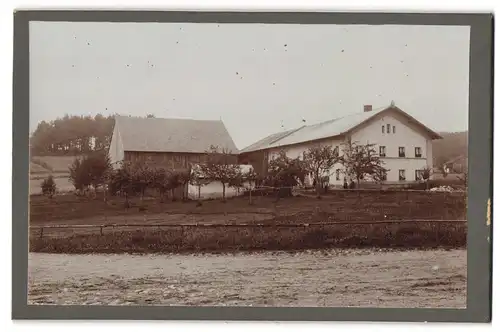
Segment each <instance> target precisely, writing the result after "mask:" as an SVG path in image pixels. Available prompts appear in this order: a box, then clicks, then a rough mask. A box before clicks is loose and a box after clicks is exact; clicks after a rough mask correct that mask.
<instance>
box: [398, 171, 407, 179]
mask: <svg viewBox="0 0 500 332" xmlns="http://www.w3.org/2000/svg"><path fill="white" fill-rule="evenodd" d="M405 180H406V175H405V170H404V169H400V170H399V181H405Z"/></svg>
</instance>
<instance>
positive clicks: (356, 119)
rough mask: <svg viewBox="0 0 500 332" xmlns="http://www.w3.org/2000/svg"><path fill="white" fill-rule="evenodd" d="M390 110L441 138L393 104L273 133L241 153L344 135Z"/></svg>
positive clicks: (432, 135)
mask: <svg viewBox="0 0 500 332" xmlns="http://www.w3.org/2000/svg"><path fill="white" fill-rule="evenodd" d="M389 110H393V111H396V112H398V113H400V114H402V115H403V116H405V117H406V118H408V119H409V120H411V121H412V122H413V123H415V124H417V125H418V126H420V127H422V128H423V129H424V130H425V131H426V132H428V133H429V135H430V136H431V137H432V138H434V139H439V138H441V136H440V135H438V134H437V133H435V132H434V131H432V130H431V129H429V128H428V127H426V126H425V125H423V124H422V123H420V122H418V121H417V120H416V119H415V118H413V117H411V116H410V115H408V114H407V113H405V112H403V111H402V110H400V109H399V108H397V107H395V106H393V105H391V106H389V107H381V108H379V109H374V110H372V111H369V112H359V113H354V114H351V115H348V116H344V117H341V118H337V119H332V120H328V121H324V122H321V123H318V124H313V125H309V126H302V127H299V128H296V129H292V130H288V131H286V132H281V133H277V134H272V135H270V136H267V137H266V138H264V139H261V140H260V141H258V142H256V143H254V144H252V145H250V146H248V147H246V148H244V149H243V150H241V151H240V153H245V152H251V151H258V150H265V149H269V148H275V147H280V146H287V145H293V144H298V143H303V142H310V141H315V140H318V139H322V138H328V137H334V136H340V135H344V134H346V133H347V132H349V131H351V130H353V129H355V128H357V127H358V126H360V125H362V124H363V123H366V122H368V121H370V120H371V119H372V118H374V117H375V116H376V115H378V114H380V113H382V112H385V111H389Z"/></svg>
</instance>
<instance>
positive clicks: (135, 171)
mask: <svg viewBox="0 0 500 332" xmlns="http://www.w3.org/2000/svg"><path fill="white" fill-rule="evenodd" d="M131 171H132V172H131V180H132V190H133V192H134V193H139V194H140V196H141V202H144V195H145V193H146V189H147V188H148V187H152V185H153V181H154V179H155V177H154V176H155V171H154V170H153V169H151V168H150V167H149V166H148V165H147V164H142V163H136V164H133V165H132V168H131Z"/></svg>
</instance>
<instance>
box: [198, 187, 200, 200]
mask: <svg viewBox="0 0 500 332" xmlns="http://www.w3.org/2000/svg"><path fill="white" fill-rule="evenodd" d="M198 200H201V186H198Z"/></svg>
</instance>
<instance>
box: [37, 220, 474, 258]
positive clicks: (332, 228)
mask: <svg viewBox="0 0 500 332" xmlns="http://www.w3.org/2000/svg"><path fill="white" fill-rule="evenodd" d="M466 241H467V225H466V224H465V223H418V224H417V223H415V224H365V225H359V224H357V225H354V224H353V225H348V224H347V225H345V224H344V225H321V226H309V227H297V228H289V227H252V228H243V227H224V226H221V227H212V228H199V227H186V226H185V227H183V228H182V229H181V228H175V229H163V230H137V231H114V232H109V233H104V234H103V235H100V234H80V235H70V236H66V237H56V238H50V237H42V238H40V237H37V236H31V237H30V251H32V252H46V253H73V254H85V253H185V252H234V251H259V250H303V249H328V248H406V249H428V248H437V247H446V248H462V247H465V246H466Z"/></svg>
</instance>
